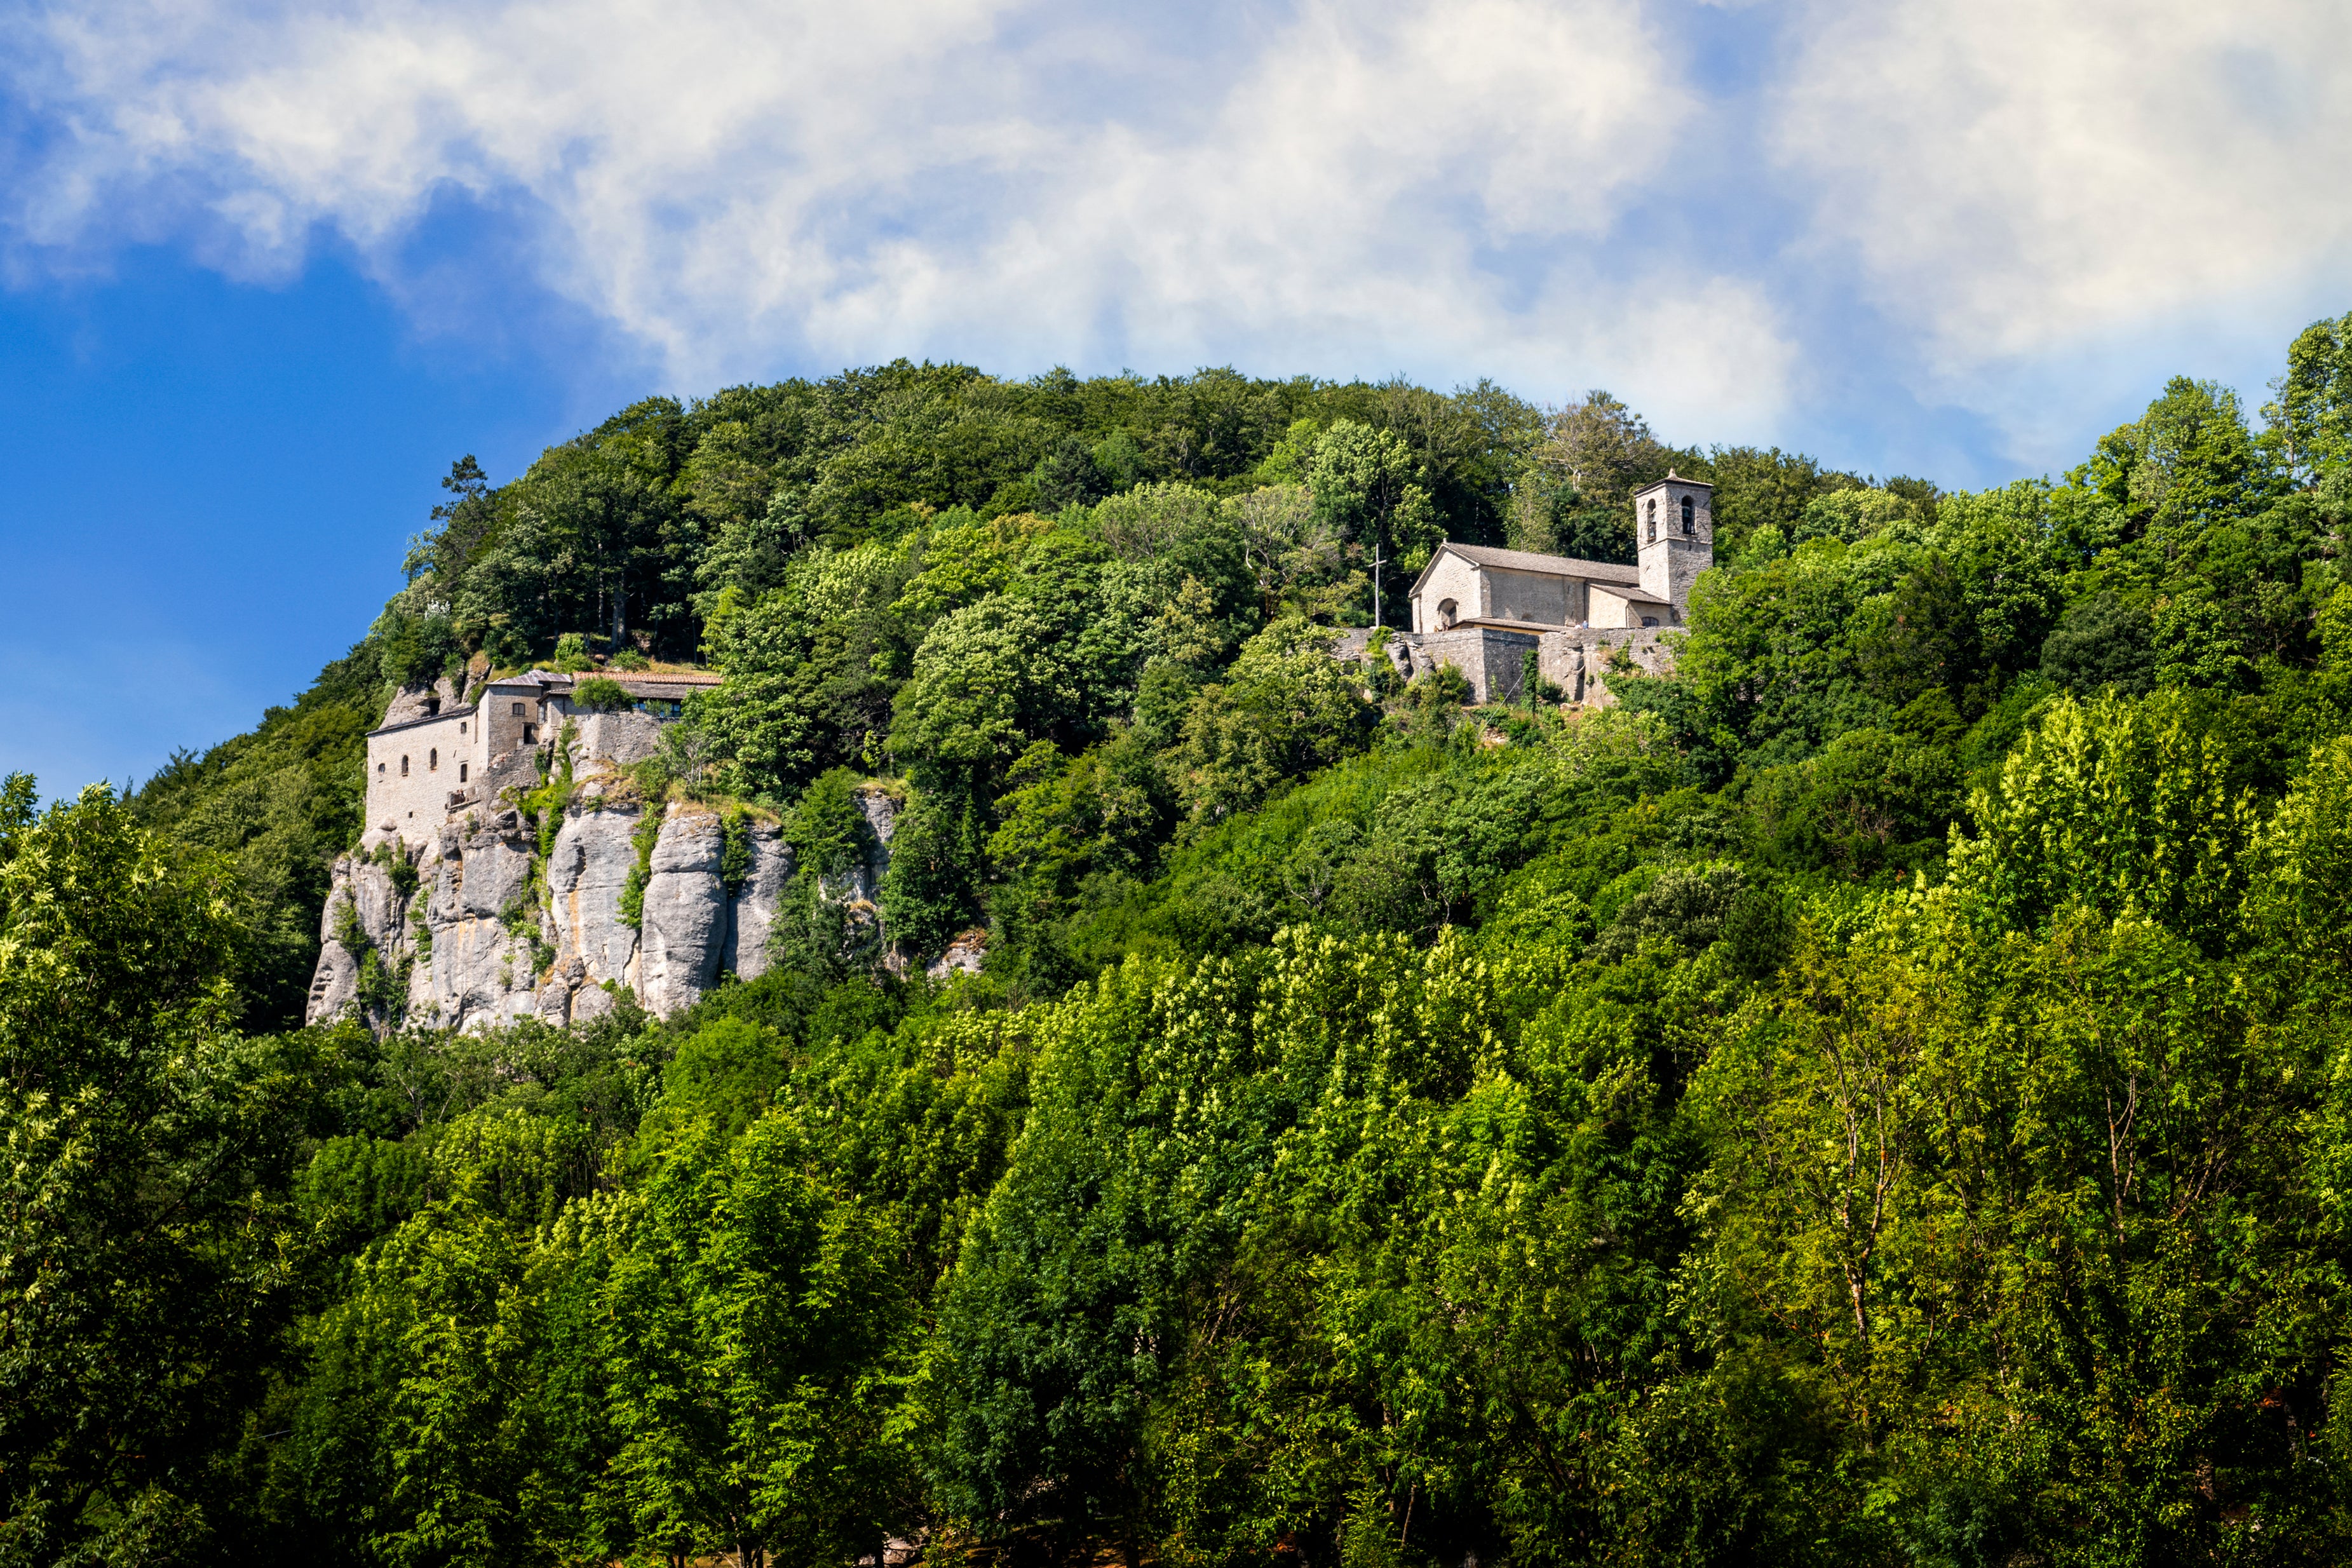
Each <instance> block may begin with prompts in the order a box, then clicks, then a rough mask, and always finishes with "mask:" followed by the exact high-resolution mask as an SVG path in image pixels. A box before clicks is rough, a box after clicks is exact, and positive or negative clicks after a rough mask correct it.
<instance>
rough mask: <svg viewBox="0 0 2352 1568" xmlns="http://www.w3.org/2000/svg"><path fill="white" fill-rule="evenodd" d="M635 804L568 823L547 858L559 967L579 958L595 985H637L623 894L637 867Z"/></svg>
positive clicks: (633, 937)
mask: <svg viewBox="0 0 2352 1568" xmlns="http://www.w3.org/2000/svg"><path fill="white" fill-rule="evenodd" d="M637 822H638V814H637V809H636V807H635V806H634V805H629V806H614V807H613V808H610V809H608V808H606V807H605V806H604V805H601V804H596V805H591V806H590V808H589V809H587V810H583V811H580V812H577V813H576V814H575V815H573V816H568V817H566V818H565V819H564V822H563V826H562V829H561V830H560V831H559V832H558V833H557V834H556V836H555V847H554V849H553V851H552V852H551V853H550V855H549V856H548V858H547V892H548V899H549V901H550V903H551V905H552V909H551V913H552V914H553V915H554V918H555V952H556V963H557V964H558V965H559V966H568V965H569V963H570V962H571V961H572V960H573V959H578V960H579V961H580V963H581V964H582V966H583V980H584V982H585V983H586V984H592V985H601V984H604V982H605V981H607V980H617V981H619V982H620V983H621V984H624V985H626V986H629V987H631V988H632V989H634V988H635V985H636V983H637V931H636V928H635V927H634V926H632V925H630V924H628V923H627V922H626V921H624V920H622V919H621V891H622V889H623V888H624V887H625V886H626V885H627V882H628V879H629V873H630V871H631V870H633V869H634V868H635V866H636V863H637V850H636V846H635V845H634V844H632V843H630V842H629V839H630V836H631V835H632V834H634V833H635V832H636V830H637Z"/></svg>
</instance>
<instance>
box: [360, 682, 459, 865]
mask: <svg viewBox="0 0 2352 1568" xmlns="http://www.w3.org/2000/svg"><path fill="white" fill-rule="evenodd" d="M473 717H474V711H473V710H472V709H470V708H457V709H444V710H442V712H441V713H440V715H439V716H438V717H435V718H423V717H418V718H414V719H411V720H409V721H405V722H404V723H402V724H401V725H400V727H399V728H396V729H392V730H389V731H376V732H375V733H373V734H371V735H370V736H369V737H368V742H367V831H368V833H369V835H370V837H369V838H368V839H367V840H366V842H367V844H368V846H369V847H371V848H373V847H374V845H375V843H376V842H378V841H380V840H382V839H383V838H384V837H388V836H392V835H397V836H398V837H400V838H401V839H402V840H403V841H404V843H405V844H407V845H408V846H409V847H411V848H416V847H422V846H424V845H427V844H430V843H432V842H433V840H434V837H435V836H436V834H437V833H438V832H439V831H440V827H441V824H442V820H443V818H445V817H446V816H448V815H449V796H450V795H451V794H453V793H454V792H456V791H457V790H459V789H461V788H464V787H466V786H464V785H461V784H459V783H458V782H457V772H458V764H459V763H471V762H472V761H473V758H474V755H475V752H474V746H473V742H474V740H475V737H474V734H473V726H472V721H473ZM461 724H463V725H465V726H466V728H465V729H464V730H463V731H461V730H460V729H459V728H458V726H459V725H461ZM436 753H438V755H439V758H440V765H439V766H438V767H436V766H434V765H433V758H434V756H435V754H436ZM404 757H405V758H407V759H408V771H407V772H406V773H402V772H401V759H402V758H404ZM468 778H469V782H470V774H469V775H468Z"/></svg>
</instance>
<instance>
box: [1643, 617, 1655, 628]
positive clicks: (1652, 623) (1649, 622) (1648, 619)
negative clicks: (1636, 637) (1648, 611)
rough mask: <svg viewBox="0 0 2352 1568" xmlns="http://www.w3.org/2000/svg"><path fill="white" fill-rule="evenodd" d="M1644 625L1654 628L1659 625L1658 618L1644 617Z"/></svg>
mask: <svg viewBox="0 0 2352 1568" xmlns="http://www.w3.org/2000/svg"><path fill="white" fill-rule="evenodd" d="M1642 624H1643V626H1656V625H1657V624H1658V617H1657V616H1643V617H1642Z"/></svg>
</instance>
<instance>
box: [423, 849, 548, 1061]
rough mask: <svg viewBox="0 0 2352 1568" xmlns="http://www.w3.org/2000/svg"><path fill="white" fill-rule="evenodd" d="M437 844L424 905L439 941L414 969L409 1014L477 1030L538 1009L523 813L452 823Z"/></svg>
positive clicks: (433, 936) (429, 927) (430, 860)
mask: <svg viewBox="0 0 2352 1568" xmlns="http://www.w3.org/2000/svg"><path fill="white" fill-rule="evenodd" d="M435 849H436V854H435V855H434V856H430V857H428V858H427V860H426V864H427V865H428V866H429V865H432V864H434V863H435V861H436V859H437V862H438V866H439V873H438V875H437V877H436V880H435V885H434V888H433V891H432V895H431V897H430V899H429V900H427V902H426V905H425V927H426V930H427V931H428V932H429V933H430V935H431V939H432V941H431V946H430V949H429V951H427V952H421V953H419V954H418V957H417V962H416V963H415V967H414V968H413V969H412V971H411V973H410V985H409V1011H410V1013H411V1014H412V1015H414V1016H419V1017H422V1018H425V1019H430V1020H432V1021H433V1022H436V1023H438V1024H441V1025H444V1026H448V1027H452V1028H458V1029H478V1028H484V1027H487V1026H490V1025H494V1024H502V1023H507V1022H509V1021H510V1020H512V1019H515V1018H519V1017H523V1016H528V1015H530V1014H531V1013H532V1012H534V1011H536V1007H535V992H536V990H537V986H536V984H535V983H536V978H537V977H536V975H535V974H534V973H533V970H534V969H535V968H536V963H535V961H534V953H535V952H536V949H535V946H534V943H533V942H532V941H531V937H532V935H533V932H532V930H531V928H532V926H534V925H535V924H536V923H537V922H536V921H535V920H532V919H531V918H530V912H529V911H526V910H524V909H523V905H524V900H525V897H526V895H527V894H528V893H529V891H530V840H529V838H527V837H525V829H524V828H523V826H522V823H521V820H520V817H518V816H517V815H516V814H515V813H513V812H511V811H506V812H500V813H499V814H497V816H494V817H493V818H492V819H491V820H490V821H489V822H488V824H480V823H478V822H476V821H468V822H467V823H465V824H462V825H460V824H452V825H450V826H445V827H444V828H443V829H442V831H441V833H440V835H439V837H438V838H437V840H436V846H435ZM518 915H520V917H521V918H520V919H514V918H513V917H516V916H518ZM510 921H511V922H512V923H509V922H510Z"/></svg>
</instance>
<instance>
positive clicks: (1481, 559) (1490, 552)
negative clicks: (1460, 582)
mask: <svg viewBox="0 0 2352 1568" xmlns="http://www.w3.org/2000/svg"><path fill="white" fill-rule="evenodd" d="M1449 550H1450V551H1452V552H1454V554H1456V555H1459V556H1460V557H1462V559H1463V560H1465V561H1467V562H1468V563H1470V564H1472V565H1473V566H1492V567H1494V568H1495V569H1496V570H1497V571H1501V572H1542V573H1546V574H1549V575H1551V576H1554V577H1573V578H1575V579H1577V580H1578V581H1579V582H1582V583H1609V584H1619V583H1627V584H1632V583H1639V582H1640V581H1641V580H1642V569H1641V568H1640V567H1638V566H1620V565H1618V564H1617V563H1614V562H1610V561H1580V560H1579V559H1577V558H1576V557H1575V556H1573V555H1538V554H1537V553H1536V552H1534V551H1532V550H1497V549H1496V548H1494V547H1493V546H1492V545H1486V544H1456V543H1454V541H1452V540H1450V539H1449V540H1447V541H1446V542H1444V543H1443V544H1441V545H1439V546H1438V547H1437V548H1436V549H1435V550H1434V551H1433V552H1431V553H1430V557H1429V564H1428V565H1427V566H1424V567H1423V568H1422V569H1421V575H1420V576H1418V577H1416V578H1414V579H1413V581H1412V592H1413V593H1416V594H1418V593H1420V592H1421V585H1422V584H1423V583H1426V582H1427V581H1429V574H1430V573H1431V572H1432V571H1433V570H1435V568H1436V566H1437V558H1438V556H1440V555H1443V554H1444V553H1445V552H1447V551H1449Z"/></svg>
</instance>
